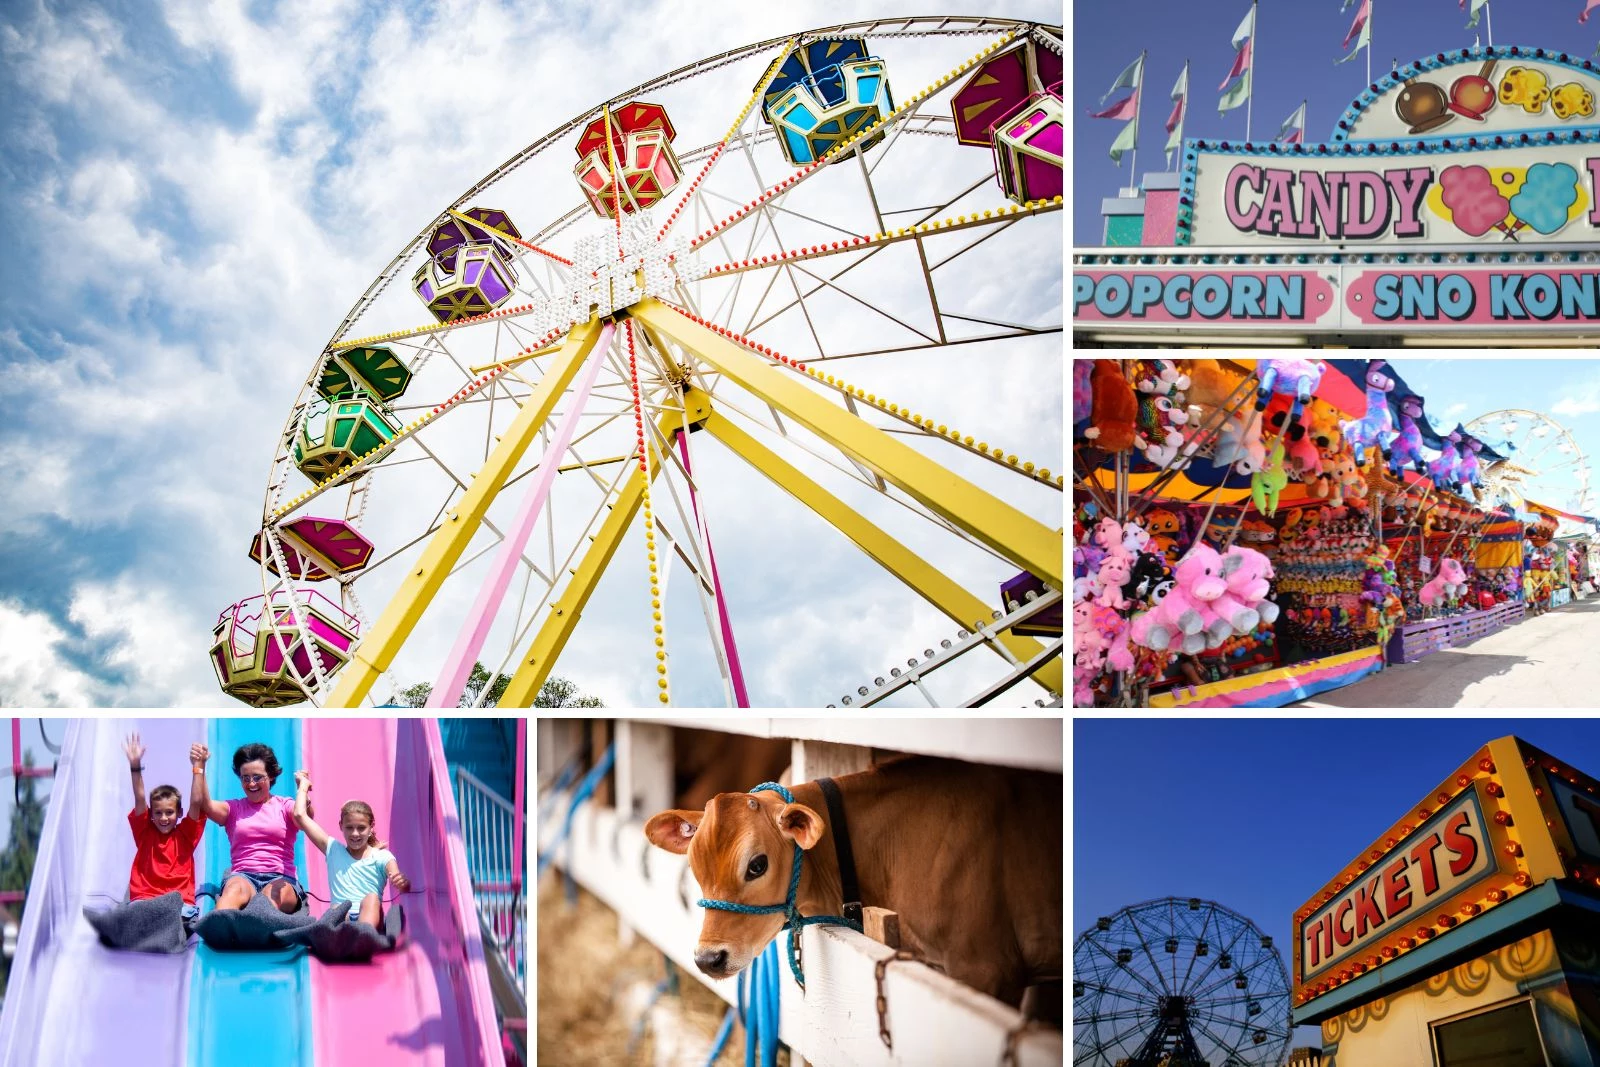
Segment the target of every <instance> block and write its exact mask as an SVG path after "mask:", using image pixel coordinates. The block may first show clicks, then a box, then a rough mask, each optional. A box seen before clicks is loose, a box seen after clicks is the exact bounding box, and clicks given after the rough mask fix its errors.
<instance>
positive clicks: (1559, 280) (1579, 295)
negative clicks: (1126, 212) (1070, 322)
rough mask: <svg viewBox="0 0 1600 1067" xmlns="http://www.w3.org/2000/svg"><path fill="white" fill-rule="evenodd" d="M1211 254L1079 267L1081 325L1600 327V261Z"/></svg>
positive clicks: (1076, 312) (1075, 292)
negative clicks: (1313, 263)
mask: <svg viewBox="0 0 1600 1067" xmlns="http://www.w3.org/2000/svg"><path fill="white" fill-rule="evenodd" d="M1201 258H1202V257H1199V256H1195V257H1193V259H1194V262H1190V263H1187V264H1183V265H1174V264H1171V263H1166V264H1162V265H1159V266H1157V265H1151V266H1118V267H1115V268H1106V269H1101V268H1098V267H1090V266H1085V267H1081V268H1078V269H1075V270H1074V271H1073V275H1072V297H1073V319H1074V322H1075V324H1076V325H1077V326H1078V327H1080V328H1082V327H1084V326H1087V325H1092V324H1105V325H1108V326H1117V327H1123V328H1132V329H1162V328H1165V329H1170V328H1172V327H1174V326H1180V327H1182V328H1184V329H1186V330H1188V329H1195V330H1199V331H1207V332H1228V331H1232V332H1238V331H1239V330H1240V329H1242V328H1243V329H1261V328H1264V327H1275V328H1282V329H1285V330H1290V331H1307V332H1335V333H1342V332H1362V331H1367V332H1370V331H1387V330H1394V329H1396V328H1407V329H1409V328H1415V327H1428V328H1430V329H1433V328H1437V329H1442V330H1463V331H1467V330H1479V331H1483V330H1494V329H1499V328H1502V327H1508V326H1517V325H1526V324H1539V325H1543V326H1547V327H1562V328H1568V329H1573V330H1593V329H1594V328H1595V324H1596V323H1597V322H1600V263H1597V262H1587V263H1580V262H1568V263H1554V262H1549V263H1536V262H1526V263H1499V262H1495V263H1483V262H1475V263H1465V262H1461V263H1453V264H1445V265H1442V266H1434V265H1432V264H1431V263H1429V264H1428V265H1427V266H1419V265H1416V264H1414V263H1401V264H1386V265H1368V264H1365V263H1349V262H1342V263H1335V264H1326V265H1323V266H1320V267H1304V268H1296V267H1283V266H1262V265H1248V266H1246V265H1235V266H1218V265H1214V264H1206V263H1203V262H1201V261H1200V260H1201ZM1206 258H1211V259H1215V258H1218V257H1215V256H1212V257H1206ZM1441 258H1442V257H1441ZM1455 258H1457V259H1460V258H1463V257H1461V256H1459V255H1457V256H1456V257H1455ZM1474 258H1476V257H1474ZM1591 258H1592V257H1591Z"/></svg>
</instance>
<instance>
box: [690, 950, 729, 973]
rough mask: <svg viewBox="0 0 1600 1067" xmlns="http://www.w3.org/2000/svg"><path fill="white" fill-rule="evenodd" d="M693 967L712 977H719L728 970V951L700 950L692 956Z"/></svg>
mask: <svg viewBox="0 0 1600 1067" xmlns="http://www.w3.org/2000/svg"><path fill="white" fill-rule="evenodd" d="M694 965H695V966H696V967H698V968H700V969H701V970H702V971H704V972H705V973H706V974H709V975H711V976H712V977H719V976H721V975H723V974H725V973H727V970H728V950H727V949H725V948H719V949H702V950H701V951H699V952H696V953H695V954H694Z"/></svg>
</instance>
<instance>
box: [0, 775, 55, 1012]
mask: <svg viewBox="0 0 1600 1067" xmlns="http://www.w3.org/2000/svg"><path fill="white" fill-rule="evenodd" d="M22 765H23V766H24V767H27V768H30V769H31V768H32V767H33V752H32V751H31V750H24V751H23V753H22ZM38 781H39V780H38V779H37V778H33V777H22V778H18V779H17V780H16V783H15V784H16V806H15V807H13V808H12V809H11V836H10V837H9V838H8V839H7V841H6V847H5V850H4V851H0V890H13V891H14V890H22V891H24V892H26V891H27V888H28V882H29V880H31V879H32V878H33V864H34V861H35V860H37V859H38V857H39V837H40V835H41V834H43V833H44V803H43V802H42V801H41V800H40V799H39V794H38ZM25 905H26V901H24V903H23V904H22V905H18V907H17V909H16V913H17V917H18V918H19V919H20V918H21V917H22V908H23V907H24V906H25ZM0 976H3V980H6V981H9V980H10V978H11V961H10V960H4V961H3V963H0Z"/></svg>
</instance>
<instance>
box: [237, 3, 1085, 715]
mask: <svg viewBox="0 0 1600 1067" xmlns="http://www.w3.org/2000/svg"><path fill="white" fill-rule="evenodd" d="M952 23H958V24H959V25H951V24H952ZM1059 29H1060V28H1059V27H1057V26H1053V25H1050V24H1046V23H1038V22H1033V21H1029V20H1019V19H995V18H970V19H966V20H952V19H945V18H939V17H934V16H916V17H910V18H905V19H892V20H874V21H863V22H856V23H845V24H839V25H836V26H831V27H823V28H818V29H812V30H807V31H802V32H800V33H796V34H791V35H785V36H780V37H775V38H771V39H769V40H766V41H762V42H757V43H753V44H749V45H745V46H741V47H740V48H738V49H734V50H730V51H729V52H726V53H722V54H720V55H719V56H715V57H711V59H710V60H702V61H700V62H698V63H694V64H689V65H686V66H683V67H680V68H678V69H677V70H675V71H671V72H668V73H667V74H663V75H658V76H656V77H655V78H652V79H650V80H649V81H646V82H644V83H642V84H641V85H640V86H638V87H635V88H634V89H630V90H627V91H625V92H623V93H621V94H619V95H618V96H617V97H614V98H613V101H614V100H619V99H626V98H628V97H630V96H635V95H638V94H641V93H646V92H650V91H652V90H653V89H655V88H661V87H665V86H667V85H671V84H677V83H678V82H682V81H686V80H688V79H690V78H692V77H696V76H698V75H699V74H703V73H706V72H708V71H709V70H712V69H715V68H716V67H717V66H723V65H726V64H729V63H733V62H737V61H739V60H743V59H748V58H750V57H753V56H759V55H762V54H763V53H765V52H768V51H770V50H772V49H774V48H776V47H779V46H782V45H784V44H786V43H787V42H789V41H792V40H815V39H821V38H825V37H827V36H830V35H834V34H842V33H847V32H849V33H856V34H866V35H869V36H926V37H962V36H978V35H981V36H989V35H998V34H1003V33H1008V32H1010V33H1013V34H1014V35H1015V36H1016V37H1017V38H1018V39H1023V38H1024V37H1025V38H1026V39H1028V40H1037V41H1040V43H1043V44H1044V45H1045V46H1046V47H1053V48H1056V49H1057V50H1058V51H1059V46H1060V42H1059V41H1058V40H1055V39H1054V38H1050V37H1049V36H1048V35H1049V33H1051V32H1052V31H1053V32H1055V33H1057V34H1059ZM1041 38H1042V40H1041ZM613 101H607V102H605V103H603V104H600V105H596V106H595V107H594V108H591V109H590V110H589V111H587V112H585V113H583V114H582V115H579V116H577V117H575V118H574V119H572V120H569V121H568V122H567V123H565V124H563V125H561V126H559V127H557V128H556V129H555V130H553V131H551V132H550V133H548V134H546V135H544V136H543V137H541V138H540V139H538V140H536V141H535V142H533V143H532V144H530V145H529V146H528V147H527V148H525V149H524V150H523V151H522V152H520V153H518V154H517V155H516V156H514V157H513V158H512V159H511V160H510V161H508V162H507V163H505V164H502V165H501V166H500V167H498V168H496V169H495V170H493V171H491V172H490V173H489V175H487V176H486V177H484V178H482V179H480V180H479V181H477V182H475V183H474V184H473V185H472V186H470V187H469V188H468V189H467V191H466V192H465V193H463V194H462V195H461V196H460V197H459V198H458V199H457V200H455V201H453V202H452V204H451V205H450V207H449V208H447V209H446V212H445V213H442V214H441V215H438V216H435V217H434V218H433V219H432V220H430V222H429V224H428V225H427V226H426V227H425V228H424V229H423V230H422V231H420V232H419V233H418V234H417V236H416V237H414V238H413V239H412V240H411V241H410V242H408V243H407V244H406V245H405V247H404V248H403V249H402V250H401V252H400V253H399V254H397V255H396V256H395V257H394V259H393V260H391V261H390V263H389V264H388V265H387V266H386V267H385V268H384V270H383V272H381V273H380V274H379V275H378V276H377V277H376V278H375V279H374V281H373V282H372V283H370V284H369V285H368V287H367V289H366V291H365V292H364V293H363V294H362V295H361V297H360V298H358V300H357V301H356V303H355V304H354V305H353V306H352V307H351V309H350V310H349V311H348V312H347V313H346V315H345V316H344V318H343V319H342V320H341V321H340V323H339V325H338V326H337V328H336V329H335V331H334V334H333V335H332V337H331V338H330V340H329V342H328V343H327V345H325V346H324V348H323V350H322V353H320V354H319V355H318V356H317V357H316V358H314V359H313V360H312V361H311V366H310V369H309V371H308V375H307V378H306V380H305V382H304V383H303V385H302V388H301V391H300V393H299V394H298V396H297V397H296V400H295V402H294V403H293V404H292V405H291V407H290V411H289V415H288V417H287V419H286V422H285V427H284V431H283V432H282V433H281V434H280V436H279V444H278V449H277V455H275V457H274V460H273V464H272V468H271V471H270V473H269V478H268V492H267V501H266V504H265V505H264V508H263V516H262V529H263V531H265V533H266V544H267V545H268V547H269V548H270V549H272V551H271V552H267V553H263V559H262V561H261V566H260V577H261V580H262V589H263V590H264V591H266V592H267V593H268V594H269V595H270V593H271V592H272V591H273V590H275V589H287V590H289V591H291V593H293V592H294V591H296V590H299V591H300V594H301V595H305V594H307V593H310V592H312V591H313V590H311V589H310V588H309V587H308V585H307V584H302V583H301V581H300V580H299V579H295V578H293V577H291V576H289V575H285V574H278V575H277V576H276V577H274V576H272V575H269V566H268V562H267V560H268V558H269V557H270V558H276V556H277V554H278V538H277V531H278V529H279V527H280V526H281V525H282V524H284V523H286V522H288V521H289V520H290V519H291V518H293V517H294V514H293V513H294V510H295V509H294V508H293V507H292V506H291V507H290V508H288V509H287V510H285V511H283V512H281V513H278V512H277V511H276V504H277V501H276V499H275V498H274V493H275V491H276V492H278V493H279V494H280V495H281V487H282V485H283V483H284V482H286V481H287V480H289V478H290V476H291V475H292V473H293V470H294V466H293V462H292V461H291V460H289V459H288V458H287V455H288V452H289V445H290V442H291V440H292V437H293V435H294V433H295V432H296V430H297V428H298V425H297V420H298V419H299V418H300V417H301V416H302V415H303V413H304V412H305V411H306V410H307V408H308V407H309V406H310V405H311V404H312V403H314V402H315V399H316V395H317V384H318V378H319V370H320V368H321V366H322V364H323V362H324V360H325V357H326V355H327V353H328V352H329V351H330V350H337V349H339V348H340V346H341V343H342V342H344V341H345V339H346V338H347V336H348V334H349V332H350V330H351V329H352V328H353V327H354V325H355V324H356V323H357V322H359V321H360V320H361V318H362V316H363V315H365V314H366V313H367V312H368V311H369V310H371V308H372V307H373V305H374V302H375V301H376V298H377V297H378V296H379V295H381V294H382V293H383V292H384V291H385V290H386V289H387V288H388V287H389V286H390V285H391V284H393V283H394V281H395V279H396V278H398V277H400V276H401V274H402V273H403V272H404V269H405V267H406V266H407V265H408V263H409V262H410V261H411V260H412V259H413V257H415V256H416V254H417V252H418V249H419V248H420V247H421V246H422V245H423V244H424V243H425V242H426V241H427V239H428V237H429V235H430V234H431V233H432V232H433V230H434V228H435V227H436V226H437V224H438V221H439V219H440V218H442V217H445V215H446V214H447V213H448V211H450V210H456V209H459V208H461V207H463V206H465V205H466V204H468V203H469V202H470V200H471V199H472V198H473V197H474V196H477V195H479V194H480V193H481V192H482V190H484V189H486V188H488V187H490V186H492V185H493V184H494V183H495V182H496V181H498V180H499V179H501V178H503V177H505V176H506V175H507V174H510V173H511V172H512V171H514V170H515V169H516V168H517V167H518V166H521V165H522V164H523V163H525V162H527V161H529V160H531V159H533V158H535V157H536V156H538V155H539V154H541V153H543V152H544V151H546V150H547V149H548V148H550V147H552V146H554V145H555V144H556V143H557V142H558V141H559V140H560V138H562V137H564V136H565V135H566V134H568V133H570V132H571V131H572V130H573V129H576V128H578V127H579V126H581V125H582V124H583V123H584V122H585V121H587V120H589V119H591V118H593V117H594V116H595V115H598V114H599V113H600V112H601V110H602V108H604V107H605V106H607V105H608V104H610V103H611V102H613ZM897 125H898V124H897ZM762 133H770V131H763V130H760V129H759V128H758V129H757V131H755V132H754V133H751V134H745V135H742V136H747V137H753V138H755V139H757V140H759V139H760V135H761V134H762ZM710 147H711V146H710V145H707V146H704V147H702V148H699V149H695V150H694V151H693V152H692V153H688V154H686V155H687V156H690V157H692V156H693V155H694V154H695V153H704V152H707V151H708V150H709V149H710ZM584 213H585V205H584V204H583V203H582V201H581V199H580V200H579V202H578V204H577V206H575V207H574V208H573V209H571V210H570V211H568V212H565V213H564V214H560V215H557V216H556V217H555V219H554V220H552V221H549V222H546V224H545V226H544V229H543V230H540V231H539V233H540V234H544V233H547V232H550V231H552V230H558V231H559V230H561V229H565V228H566V227H567V226H570V225H571V224H572V223H573V222H574V221H577V220H580V219H582V218H583V217H584ZM550 269H551V270H552V272H554V270H555V269H554V268H550ZM437 336H438V337H442V336H443V332H441V333H440V334H439V335H437ZM434 340H435V337H432V336H430V337H429V338H428V339H426V340H425V341H424V342H423V347H424V349H426V350H430V351H431V350H432V349H430V348H428V346H431V345H432V344H433V342H434ZM375 343H381V342H375ZM437 348H438V351H441V352H444V353H445V354H446V355H449V348H448V347H447V346H446V345H444V344H443V343H442V342H441V343H440V344H439V345H438V346H437ZM891 351H893V350H891ZM846 354H847V355H852V354H855V353H846ZM822 358H835V357H827V356H824V357H822ZM641 384H642V383H641ZM397 410H398V409H397ZM986 458H987V457H986ZM377 469H380V468H369V469H366V470H363V471H360V472H359V473H357V474H355V475H352V476H351V477H350V478H349V479H348V480H347V481H346V482H345V483H343V484H341V485H338V486H335V487H334V488H333V489H331V490H330V491H329V495H328V497H327V499H328V500H329V503H330V508H331V511H332V512H333V513H338V514H343V515H345V517H346V518H349V517H350V509H351V503H350V501H351V500H353V499H354V497H355V494H356V493H357V492H364V493H369V492H370V487H371V484H372V476H373V474H374V473H375V472H376V470H377ZM380 480H382V479H380ZM361 499H362V501H363V506H364V502H365V500H366V499H367V496H366V495H363V496H362V497H361ZM335 502H340V503H337V504H336V503H335ZM431 529H437V525H435V526H434V527H432V528H431ZM430 532H431V530H430ZM412 543H414V542H412ZM405 547H409V546H403V547H402V548H400V549H396V550H394V551H393V552H391V553H390V554H389V556H386V557H384V560H383V561H380V562H386V561H388V560H389V559H392V558H393V557H395V556H397V555H398V554H399V553H400V552H402V551H404V550H405ZM276 562H278V563H280V564H281V562H282V561H281V559H276ZM356 584H357V583H356V582H355V581H354V579H349V580H346V579H343V578H341V579H340V580H339V581H338V586H337V588H338V590H339V601H340V604H341V605H342V606H343V607H345V608H347V609H349V610H353V611H354V612H355V613H356V614H357V615H358V616H359V617H361V618H362V619H363V620H365V617H366V616H365V611H364V609H363V608H362V606H361V604H360V602H359V600H358V599H357V598H356V596H355V585H356ZM551 588H552V589H554V588H555V587H554V585H552V587H551ZM319 666H320V661H317V660H313V668H317V667H319ZM315 673H318V674H320V671H315ZM319 680H320V679H319ZM316 688H317V690H318V692H315V693H308V695H309V696H310V698H311V699H312V701H313V702H317V700H318V698H319V695H326V691H325V690H324V688H323V687H322V686H321V685H318V686H317V687H316Z"/></svg>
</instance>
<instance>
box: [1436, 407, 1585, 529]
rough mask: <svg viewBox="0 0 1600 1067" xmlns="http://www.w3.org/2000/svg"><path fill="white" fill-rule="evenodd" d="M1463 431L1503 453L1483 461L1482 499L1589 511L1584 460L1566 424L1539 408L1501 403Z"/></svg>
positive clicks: (1518, 506) (1581, 511)
mask: <svg viewBox="0 0 1600 1067" xmlns="http://www.w3.org/2000/svg"><path fill="white" fill-rule="evenodd" d="M1466 428H1467V431H1468V432H1469V433H1471V434H1472V435H1473V436H1475V437H1477V438H1479V439H1480V440H1482V441H1484V442H1486V443H1487V444H1489V445H1491V446H1493V447H1494V448H1495V449H1496V450H1497V451H1498V452H1500V453H1501V454H1502V455H1504V456H1505V457H1506V458H1505V459H1503V460H1496V461H1493V462H1491V463H1486V464H1484V470H1483V480H1484V488H1485V502H1486V503H1491V504H1510V505H1512V506H1513V507H1516V508H1518V509H1520V510H1523V511H1526V510H1527V502H1528V501H1529V500H1532V501H1534V502H1535V503H1538V504H1544V505H1546V506H1548V507H1553V508H1560V509H1561V510H1563V511H1570V512H1574V513H1576V514H1580V515H1584V514H1590V513H1591V512H1592V511H1593V510H1594V497H1593V494H1592V492H1591V490H1590V487H1589V460H1588V458H1587V457H1586V456H1585V455H1584V454H1583V449H1581V448H1579V447H1578V442H1577V441H1576V440H1574V439H1573V436H1572V434H1571V433H1569V432H1567V429H1566V427H1564V426H1562V425H1561V424H1560V423H1559V422H1557V421H1556V420H1555V419H1553V418H1551V417H1550V416H1549V415H1546V414H1545V413H1543V412H1541V411H1529V410H1527V409H1526V408H1505V409H1502V410H1500V411H1491V412H1489V413H1488V414H1487V415H1480V416H1478V417H1477V418H1475V419H1473V420H1472V421H1471V422H1469V423H1467V427H1466Z"/></svg>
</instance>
